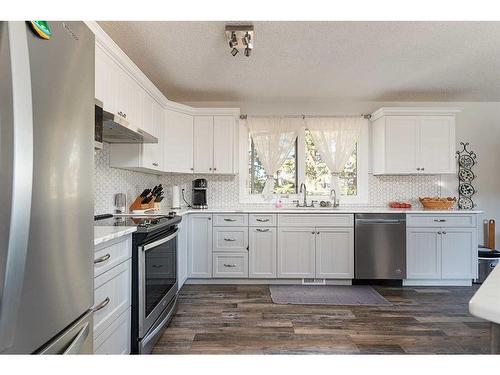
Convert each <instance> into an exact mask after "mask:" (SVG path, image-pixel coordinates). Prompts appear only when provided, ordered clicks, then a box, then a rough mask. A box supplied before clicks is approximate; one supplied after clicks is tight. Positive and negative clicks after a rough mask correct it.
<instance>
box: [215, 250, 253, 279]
mask: <svg viewBox="0 0 500 375" xmlns="http://www.w3.org/2000/svg"><path fill="white" fill-rule="evenodd" d="M213 265H214V266H213V267H214V269H213V271H214V272H213V275H214V277H248V254H243V253H241V254H228V253H214V254H213Z"/></svg>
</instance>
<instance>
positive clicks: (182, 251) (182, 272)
mask: <svg viewBox="0 0 500 375" xmlns="http://www.w3.org/2000/svg"><path fill="white" fill-rule="evenodd" d="M187 264H188V216H183V217H182V221H181V223H180V224H179V237H178V240H177V275H178V276H177V280H178V281H177V282H178V287H179V290H181V288H182V286H183V285H184V282H185V281H186V279H187V276H188V267H187Z"/></svg>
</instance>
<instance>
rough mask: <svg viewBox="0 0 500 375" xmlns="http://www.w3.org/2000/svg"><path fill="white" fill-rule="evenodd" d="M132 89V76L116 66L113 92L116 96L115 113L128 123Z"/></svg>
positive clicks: (129, 120)
mask: <svg viewBox="0 0 500 375" xmlns="http://www.w3.org/2000/svg"><path fill="white" fill-rule="evenodd" d="M132 90H133V85H132V78H130V76H129V75H128V74H127V73H125V71H124V70H123V69H122V68H120V67H117V69H116V82H115V92H114V95H115V96H116V113H117V114H118V115H120V116H122V117H123V118H124V119H125V120H127V121H128V122H129V123H132V122H131V117H133V116H132V115H131V113H130V106H131V102H132V95H131V92H132Z"/></svg>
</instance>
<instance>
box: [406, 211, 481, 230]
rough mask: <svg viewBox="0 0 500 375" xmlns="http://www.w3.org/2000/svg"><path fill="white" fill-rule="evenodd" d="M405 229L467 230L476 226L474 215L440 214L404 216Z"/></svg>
mask: <svg viewBox="0 0 500 375" xmlns="http://www.w3.org/2000/svg"><path fill="white" fill-rule="evenodd" d="M406 226H407V227H418V228H451V227H454V228H467V227H469V228H470V227H475V226H476V215H473V214H442V215H427V214H418V215H406Z"/></svg>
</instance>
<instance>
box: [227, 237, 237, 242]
mask: <svg viewBox="0 0 500 375" xmlns="http://www.w3.org/2000/svg"><path fill="white" fill-rule="evenodd" d="M224 241H227V242H234V241H236V239H235V238H224Z"/></svg>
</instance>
